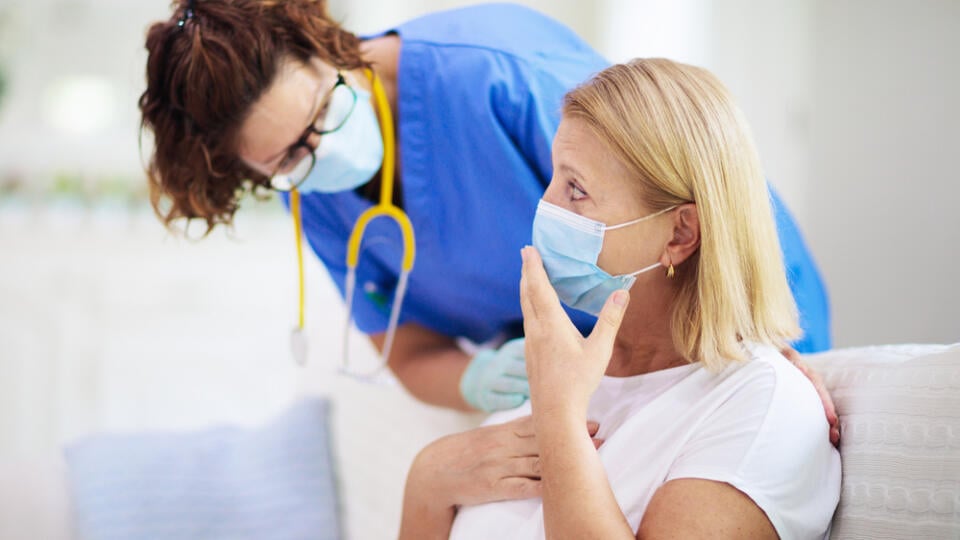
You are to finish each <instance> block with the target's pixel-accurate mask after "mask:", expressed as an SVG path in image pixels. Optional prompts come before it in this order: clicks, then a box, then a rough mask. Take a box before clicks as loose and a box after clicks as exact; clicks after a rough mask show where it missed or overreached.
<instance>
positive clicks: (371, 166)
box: [299, 87, 383, 193]
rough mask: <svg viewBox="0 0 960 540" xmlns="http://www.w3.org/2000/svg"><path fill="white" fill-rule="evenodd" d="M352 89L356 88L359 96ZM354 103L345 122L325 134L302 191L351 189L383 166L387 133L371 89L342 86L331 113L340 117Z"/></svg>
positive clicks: (329, 191) (332, 100)
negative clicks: (376, 111) (371, 95)
mask: <svg viewBox="0 0 960 540" xmlns="http://www.w3.org/2000/svg"><path fill="white" fill-rule="evenodd" d="M352 92H356V98H354V96H353V93H352ZM354 99H356V102H355V103H354V102H353V100H354ZM350 107H353V111H351V112H349V115H350V116H349V117H348V118H347V120H346V122H345V123H344V124H343V126H341V127H340V129H338V130H336V131H334V132H332V133H327V134H326V135H324V136H323V137H321V139H320V145H319V146H318V147H317V149H316V151H314V155H315V156H316V163H315V164H314V166H313V170H312V171H311V172H310V174H309V176H307V178H306V180H304V181H303V183H302V184H300V187H299V189H300V191H301V192H305V193H306V192H311V191H317V192H321V193H337V192H340V191H348V190H351V189H354V188H357V187H359V186H362V185H363V184H366V183H367V182H369V181H370V179H371V178H373V175H374V174H376V173H377V171H378V170H380V166H381V165H382V164H383V137H382V136H381V133H380V122H379V121H377V115H376V113H375V112H374V110H373V106H372V105H371V104H370V93H369V92H367V91H366V90H363V89H361V88H346V87H340V88H338V89H337V90H336V91H334V94H333V97H332V98H331V100H330V110H329V112H328V113H327V116H328V117H338V116H340V114H342V111H345V110H349V108H350ZM338 113H340V114H338Z"/></svg>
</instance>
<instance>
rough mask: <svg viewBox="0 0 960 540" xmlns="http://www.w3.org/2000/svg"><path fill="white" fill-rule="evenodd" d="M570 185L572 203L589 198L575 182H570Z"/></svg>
mask: <svg viewBox="0 0 960 540" xmlns="http://www.w3.org/2000/svg"><path fill="white" fill-rule="evenodd" d="M569 185H570V200H571V201H579V200H582V199H586V198H587V192H586V191H584V190H582V189H580V186H578V185H577V184H576V183H575V182H570V184H569Z"/></svg>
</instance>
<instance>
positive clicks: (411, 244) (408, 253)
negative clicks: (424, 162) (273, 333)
mask: <svg viewBox="0 0 960 540" xmlns="http://www.w3.org/2000/svg"><path fill="white" fill-rule="evenodd" d="M365 72H366V75H367V78H368V79H369V80H370V83H371V85H372V87H373V97H374V102H375V103H376V106H377V113H378V116H379V118H380V133H381V135H382V137H383V165H382V167H381V169H380V177H381V180H380V202H379V203H378V204H376V205H374V206H372V207H371V208H368V209H367V210H365V211H364V212H363V213H362V214H360V217H358V218H357V222H356V224H354V226H353V231H352V232H351V233H350V239H349V240H348V241H347V260H346V263H347V276H346V283H345V289H346V290H345V292H346V302H347V321H346V328H345V329H344V335H343V356H342V363H341V365H340V372H341V373H343V374H345V375H350V376H353V377H357V378H360V379H364V380H375V378H376V377H377V376H378V375H379V374H380V372H381V371H382V370H383V369H384V368H385V367H386V366H387V361H388V360H389V358H390V349H391V348H392V347H393V339H394V336H395V335H396V331H397V325H398V323H399V320H400V307H401V306H402V304H403V298H404V296H405V295H406V292H407V283H408V281H409V277H410V271H411V270H413V261H414V258H415V257H416V244H415V241H414V234H413V225H412V224H411V223H410V218H409V217H407V214H406V213H404V211H403V210H401V209H400V208H399V207H397V206H396V205H394V204H393V181H394V175H395V170H396V141H395V139H394V126H393V113H392V112H391V110H390V104H389V103H388V102H387V95H386V92H384V90H383V84H382V83H381V82H380V78H379V77H377V75H376V74H375V73H373V71H372V70H369V69H368V70H365ZM290 213H291V215H292V216H293V222H294V229H295V231H296V242H297V269H298V278H299V279H298V282H299V298H298V307H299V318H298V321H297V326H296V327H295V328H294V329H293V333H292V335H291V352H292V354H293V357H294V360H296V362H297V363H298V364H301V365H303V364H305V363H306V359H307V347H306V338H305V336H304V280H303V223H302V221H301V211H300V192H299V191H298V190H297V189H293V190H291V192H290ZM379 217H384V218H388V219H392V220H393V221H395V222H396V224H397V226H398V227H399V228H400V234H401V236H402V237H403V260H402V262H401V264H400V277H399V279H398V282H397V288H396V291H395V292H394V297H393V306H392V307H391V308H390V319H389V322H388V324H387V335H386V339H385V340H384V343H383V350H382V352H381V355H380V359H381V360H380V363H379V365H378V366H377V367H376V368H375V369H373V370H370V371H368V372H358V371H353V370H351V369H350V367H349V356H350V355H349V335H350V321H351V320H352V319H353V295H354V291H355V289H356V285H357V265H358V264H359V262H360V243H361V241H362V240H363V234H364V232H365V231H366V229H367V225H368V224H369V223H370V222H371V221H373V220H374V219H376V218H379Z"/></svg>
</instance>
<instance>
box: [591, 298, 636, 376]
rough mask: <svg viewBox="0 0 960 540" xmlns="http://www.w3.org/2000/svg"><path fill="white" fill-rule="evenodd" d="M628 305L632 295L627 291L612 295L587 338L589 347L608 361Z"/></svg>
mask: <svg viewBox="0 0 960 540" xmlns="http://www.w3.org/2000/svg"><path fill="white" fill-rule="evenodd" d="M628 303H630V293H628V292H627V291H624V290H619V291H615V292H614V293H613V294H611V295H610V297H609V298H607V302H606V303H605V304H604V305H603V309H602V310H600V315H599V316H598V317H597V324H596V325H594V327H593V331H592V332H590V337H588V338H587V346H588V347H591V348H594V350H595V351H596V352H597V353H598V354H599V355H600V356H601V357H603V358H605V359H607V360H609V358H610V353H611V352H612V351H613V341H614V340H615V339H616V337H617V332H618V331H620V323H622V322H623V314H624V313H625V312H626V311H627V304H628Z"/></svg>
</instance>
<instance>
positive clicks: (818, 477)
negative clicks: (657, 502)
mask: <svg viewBox="0 0 960 540" xmlns="http://www.w3.org/2000/svg"><path fill="white" fill-rule="evenodd" d="M754 363H755V364H757V365H755V366H750V367H748V368H745V369H751V370H752V371H753V373H752V374H751V376H750V377H748V378H746V379H744V380H743V381H742V383H741V384H740V386H738V388H736V389H735V390H734V391H733V392H732V395H731V396H730V398H729V399H728V400H727V401H725V402H724V403H723V404H722V405H721V406H719V407H718V408H717V409H716V410H715V411H713V413H712V414H710V415H708V416H707V417H706V418H705V420H704V421H703V423H702V424H701V426H700V427H699V428H698V429H697V431H696V433H695V434H694V436H693V437H692V438H691V440H690V441H688V443H687V444H685V445H684V447H683V449H682V450H681V452H680V454H679V456H678V458H677V459H676V461H675V462H674V463H673V464H672V466H671V467H670V471H669V473H668V477H667V478H666V479H665V482H667V481H670V480H674V479H678V478H701V479H706V480H714V481H717V482H725V483H728V484H730V485H732V486H733V487H735V488H737V489H738V490H740V491H741V492H743V493H745V494H746V495H747V496H748V497H750V498H751V499H752V500H753V502H754V503H756V504H757V506H759V507H760V508H761V509H762V510H763V511H764V513H766V515H767V517H768V518H769V519H770V522H771V523H772V524H773V526H774V527H775V528H776V530H777V533H778V534H779V535H780V537H781V538H822V537H823V536H824V534H825V532H826V531H827V529H828V527H829V523H830V519H831V517H832V516H833V512H834V510H835V508H836V506H837V501H838V500H839V493H840V458H839V454H838V453H837V451H836V450H835V449H834V448H833V446H832V445H831V444H830V442H829V438H828V427H827V423H826V420H825V417H824V414H823V407H822V405H821V403H820V400H819V397H818V396H817V394H816V391H815V390H814V389H813V386H812V385H811V384H810V382H809V381H807V380H806V378H805V377H804V376H803V375H802V374H801V373H800V371H799V370H797V369H795V368H794V367H793V366H792V365H791V364H789V363H788V362H786V361H784V360H779V361H778V360H771V361H770V362H762V363H760V362H754ZM778 364H780V365H778Z"/></svg>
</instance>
